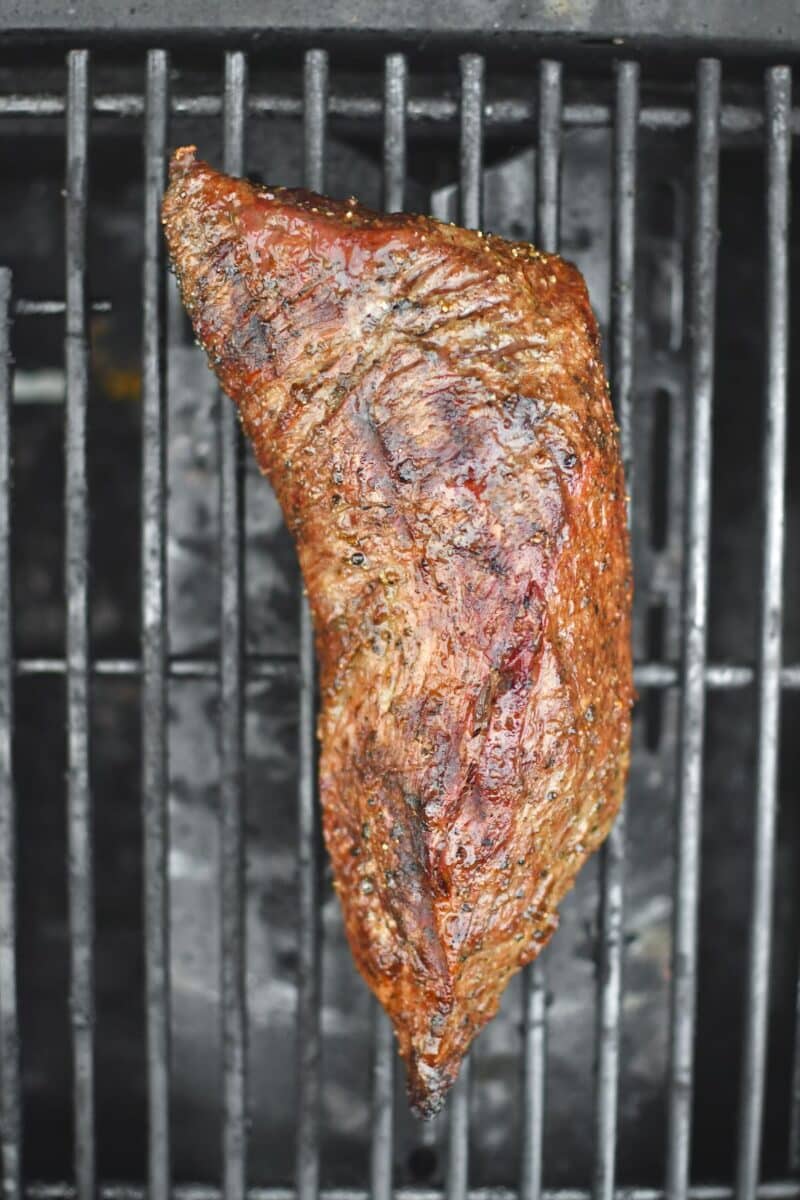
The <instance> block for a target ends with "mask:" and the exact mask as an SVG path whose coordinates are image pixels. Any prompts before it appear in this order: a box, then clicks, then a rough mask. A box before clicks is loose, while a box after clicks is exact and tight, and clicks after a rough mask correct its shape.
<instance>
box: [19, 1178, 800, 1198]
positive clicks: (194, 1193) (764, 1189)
mask: <svg viewBox="0 0 800 1200" xmlns="http://www.w3.org/2000/svg"><path fill="white" fill-rule="evenodd" d="M25 1194H26V1196H28V1197H29V1200H73V1197H74V1196H75V1189H74V1187H72V1185H71V1184H68V1183H33V1184H29V1185H28V1187H27V1188H26V1189H25ZM173 1196H174V1200H220V1191H219V1188H215V1187H213V1186H209V1185H208V1184H202V1183H185V1184H178V1185H177V1186H176V1187H175V1188H174V1189H173ZM732 1197H733V1189H732V1188H730V1187H725V1186H724V1185H723V1186H716V1185H714V1184H711V1185H704V1186H703V1185H701V1186H699V1187H692V1188H690V1190H689V1200H732ZM758 1197H759V1200H800V1180H796V1179H786V1180H779V1181H777V1182H775V1183H766V1184H762V1186H761V1187H760V1188H759V1189H758ZM100 1198H101V1200H146V1192H145V1189H144V1188H142V1187H141V1186H140V1185H137V1184H130V1183H110V1184H104V1185H103V1186H102V1187H101V1188H100ZM614 1198H615V1200H668V1195H667V1193H666V1192H665V1191H664V1190H663V1189H662V1188H654V1187H627V1188H617V1190H616V1192H615V1193H614ZM247 1200H298V1194H297V1192H296V1191H295V1190H294V1188H290V1187H257V1188H248V1191H247ZM320 1200H371V1196H370V1193H369V1192H367V1191H365V1190H364V1189H363V1188H324V1189H322V1190H321V1191H320ZM395 1200H446V1194H445V1193H443V1192H442V1190H441V1189H440V1188H420V1187H403V1188H398V1189H397V1191H396V1192H395ZM467 1200H521V1193H518V1192H516V1191H514V1190H513V1188H505V1187H482V1188H472V1189H471V1190H470V1192H469V1193H468V1197H467ZM542 1200H591V1192H588V1191H586V1190H585V1189H584V1188H561V1189H555V1188H548V1189H547V1190H546V1191H544V1192H542Z"/></svg>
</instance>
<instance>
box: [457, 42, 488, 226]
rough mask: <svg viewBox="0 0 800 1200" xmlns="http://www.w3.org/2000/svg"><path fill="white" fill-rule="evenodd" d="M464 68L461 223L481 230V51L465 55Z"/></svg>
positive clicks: (483, 71) (462, 81) (462, 69)
mask: <svg viewBox="0 0 800 1200" xmlns="http://www.w3.org/2000/svg"><path fill="white" fill-rule="evenodd" d="M460 67H461V147H460V183H461V195H460V203H461V214H460V215H461V224H462V225H464V226H466V228H467V229H480V225H481V219H482V210H483V195H482V188H483V109H484V92H485V64H484V61H483V58H482V56H481V55H480V54H464V55H462V57H461V60H460Z"/></svg>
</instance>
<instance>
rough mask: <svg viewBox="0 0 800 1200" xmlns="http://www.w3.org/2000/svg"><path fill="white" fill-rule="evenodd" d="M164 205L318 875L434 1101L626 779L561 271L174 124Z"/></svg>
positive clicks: (599, 491)
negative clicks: (258, 525) (199, 144)
mask: <svg viewBox="0 0 800 1200" xmlns="http://www.w3.org/2000/svg"><path fill="white" fill-rule="evenodd" d="M164 225H165V229H166V235H167V240H168V243H169V250H170V254H171V257H172V262H173V264H174V266H175V270H176V272H177V275H178V280H179V282H180V286H181V290H182V294H183V300H184V303H185V305H186V308H187V309H188V312H189V314H190V316H191V319H192V322H193V324H194V328H195V331H196V334H197V336H198V338H199V340H200V342H201V343H202V345H203V346H204V347H205V349H206V352H207V353H208V356H209V360H210V363H211V365H212V366H213V368H214V370H215V371H216V373H217V375H218V376H219V379H220V381H221V383H222V386H223V387H224V389H225V390H226V392H227V393H228V394H229V395H230V396H231V398H232V399H233V400H234V402H235V403H236V405H237V406H238V410H239V414H240V416H241V420H242V424H243V426H244V428H245V430H246V432H247V434H248V436H249V438H250V441H251V442H252V445H253V448H254V450H255V453H256V456H257V458H258V462H259V464H260V466H261V468H262V470H263V471H264V473H265V474H266V475H267V477H268V478H269V480H270V481H271V483H272V486H273V487H274V488H275V491H276V493H277V495H278V498H279V500H280V503H281V505H282V508H283V512H284V514H285V517H286V521H287V523H288V526H289V528H290V530H291V532H292V534H293V535H294V538H295V540H296V542H297V549H298V554H299V557H300V564H301V567H302V571H303V577H304V579H305V584H306V588H307V591H308V597H309V601H310V605H311V610H312V614H313V620H314V628H315V633H316V646H317V654H318V658H319V667H320V690H321V698H322V700H321V713H320V718H319V736H320V739H321V743H322V751H321V759H320V790H321V798H322V808H323V824H324V832H325V839H326V843H327V847H328V851H329V853H330V856H331V859H332V861H333V868H334V877H335V887H336V890H337V892H338V894H339V898H340V901H341V904H342V909H343V912H344V919H345V925H346V929H347V936H348V938H349V941H350V946H351V948H352V952H353V955H354V957H355V960H356V963H357V964H358V968H359V970H360V972H361V974H362V975H363V976H364V979H365V980H366V981H367V983H368V984H369V986H370V988H371V989H372V990H373V992H374V993H375V994H376V996H377V997H378V999H379V1000H380V1002H381V1004H382V1005H383V1007H384V1008H385V1009H386V1011H387V1013H388V1014H389V1016H390V1017H391V1019H392V1021H393V1023H394V1027H395V1030H396V1032H397V1038H398V1041H399V1047H400V1053H401V1054H402V1056H403V1058H404V1059H405V1062H406V1065H407V1069H408V1081H409V1095H410V1100H411V1103H412V1106H413V1107H414V1109H415V1110H416V1111H417V1112H418V1113H420V1114H421V1115H431V1114H432V1113H434V1112H435V1111H437V1110H438V1108H439V1107H440V1106H441V1103H442V1100H443V1098H444V1094H445V1092H446V1090H447V1089H448V1087H449V1086H450V1085H451V1084H452V1082H453V1080H454V1078H455V1076H456V1074H457V1072H458V1066H459V1063H460V1061H461V1059H462V1057H463V1055H464V1054H465V1052H466V1050H467V1048H468V1046H469V1044H470V1042H471V1041H472V1039H473V1038H474V1037H475V1035H476V1033H477V1032H478V1030H479V1029H480V1028H481V1026H483V1025H484V1024H485V1023H486V1022H487V1021H488V1020H489V1019H490V1018H491V1017H492V1016H493V1014H494V1013H495V1012H496V1010H497V1006H498V1002H499V999H500V995H501V993H502V991H503V989H504V987H505V985H506V983H507V982H508V980H509V978H510V977H511V976H512V975H513V974H514V973H515V972H516V971H517V970H518V969H519V968H520V967H521V966H523V965H524V964H526V963H529V962H531V960H532V959H534V958H535V957H536V956H537V955H538V954H539V953H540V951H541V950H542V948H543V947H544V946H545V945H546V943H547V942H548V940H549V939H550V937H551V936H552V934H553V932H554V930H555V928H556V925H557V921H558V917H557V906H558V903H559V901H560V900H561V898H562V897H563V896H564V894H565V892H567V890H568V889H569V888H570V887H571V885H572V882H573V880H574V878H575V875H576V872H577V871H578V870H579V869H580V867H581V864H582V863H583V862H585V861H586V859H587V857H588V856H589V855H590V854H591V853H592V851H594V850H595V849H597V847H598V846H599V845H600V843H601V842H602V841H603V839H604V838H605V836H606V834H607V833H608V830H609V827H610V825H611V822H612V820H613V818H614V815H615V813H616V811H617V809H618V807H619V805H620V802H621V799H622V793H623V788H624V782H625V777H626V771H627V765H628V746H629V732H630V720H629V718H630V704H631V698H632V682H631V658H630V644H629V615H630V605H631V578H630V561H629V555H628V541H627V535H626V522H625V488H624V482H623V478H622V469H621V464H620V457H619V451H618V446H617V438H616V430H615V425H614V419H613V416H612V411H611V406H610V403H609V398H608V390H607V385H606V381H605V378H604V374H603V368H602V364H601V360H600V351H599V344H598V334H597V327H596V324H595V320H594V317H593V315H592V312H591V309H590V306H589V301H588V298H587V294H586V287H585V285H584V282H583V280H582V278H581V276H580V274H579V273H578V272H577V270H576V269H575V268H574V267H572V266H570V265H569V264H568V263H566V262H564V261H562V260H561V259H560V258H558V257H555V256H553V255H549V254H543V253H541V252H539V251H538V250H535V249H534V248H533V247H531V246H529V245H527V244H523V243H512V242H507V241H505V240H503V239H501V238H498V237H491V236H484V235H482V234H481V233H479V232H474V231H468V230H464V229H458V228H455V227H453V226H447V225H442V224H439V223H438V222H436V221H433V220H430V219H428V218H426V217H419V216H408V215H380V214H377V213H374V212H371V211H369V210H368V209H366V208H364V207H362V206H361V205H359V204H358V203H357V202H356V201H355V200H354V199H353V200H350V201H347V202H339V201H334V200H328V199H325V198H324V197H322V196H317V195H313V194H312V193H309V192H305V191H289V190H285V189H282V188H277V187H276V188H263V187H256V186H254V185H252V184H250V183H247V182H245V181H244V180H239V179H231V178H229V177H227V176H225V175H221V174H219V173H218V172H216V171H215V170H213V169H212V168H211V167H209V166H208V165H206V164H205V163H203V162H200V161H198V160H197V159H196V158H195V153H194V148H187V149H183V150H179V151H178V152H177V153H176V154H175V156H174V158H173V162H172V168H171V182H170V186H169V190H168V192H167V195H166V198H165V201H164Z"/></svg>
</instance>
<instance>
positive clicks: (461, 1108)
mask: <svg viewBox="0 0 800 1200" xmlns="http://www.w3.org/2000/svg"><path fill="white" fill-rule="evenodd" d="M470 1063H471V1058H470V1056H469V1055H468V1056H467V1057H466V1058H465V1059H464V1061H463V1062H462V1064H461V1070H460V1071H459V1074H458V1079H457V1080H456V1081H455V1083H454V1084H453V1088H452V1091H451V1092H450V1098H449V1101H448V1105H447V1113H448V1126H447V1176H446V1187H445V1200H467V1196H468V1195H469V1077H470Z"/></svg>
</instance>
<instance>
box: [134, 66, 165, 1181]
mask: <svg viewBox="0 0 800 1200" xmlns="http://www.w3.org/2000/svg"><path fill="white" fill-rule="evenodd" d="M146 97H147V105H146V113H147V115H146V119H145V134H144V137H145V148H144V178H145V201H144V203H145V212H144V275H143V281H142V293H143V336H144V341H143V369H142V551H141V553H142V820H143V826H144V927H145V981H146V982H145V989H146V1012H147V1080H148V1087H147V1105H148V1110H147V1119H148V1151H147V1179H148V1190H149V1194H150V1196H151V1197H152V1200H168V1198H169V1193H170V1185H171V1158H170V1131H169V1065H170V1064H169V1052H170V1047H169V1042H170V1038H169V1005H170V996H169V890H168V889H169V884H168V878H167V853H168V851H167V841H168V832H167V825H168V808H167V806H168V800H167V695H166V691H167V689H166V671H167V635H166V585H165V551H164V547H165V529H164V523H165V522H164V512H165V506H166V500H167V488H166V431H165V423H166V414H165V409H166V403H165V401H166V397H165V368H166V364H165V356H164V307H165V305H164V298H165V294H164V255H163V250H162V246H163V237H162V234H161V219H160V218H161V197H162V196H163V194H164V184H165V171H164V160H165V155H166V149H167V120H168V107H169V60H168V57H167V54H166V52H165V51H164V50H151V51H149V53H148V55H147V93H146Z"/></svg>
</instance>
